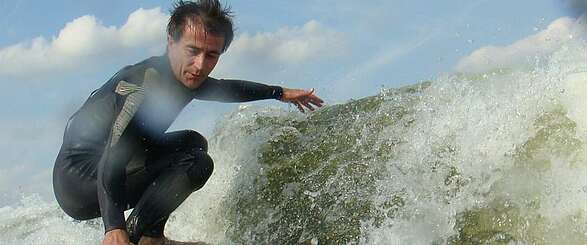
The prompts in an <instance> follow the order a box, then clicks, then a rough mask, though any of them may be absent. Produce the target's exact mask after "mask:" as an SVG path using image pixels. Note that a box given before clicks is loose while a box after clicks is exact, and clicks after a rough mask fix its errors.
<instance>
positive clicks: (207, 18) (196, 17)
mask: <svg viewBox="0 0 587 245" xmlns="http://www.w3.org/2000/svg"><path fill="white" fill-rule="evenodd" d="M232 17H233V15H232V11H231V10H230V7H222V5H221V4H220V2H219V1H218V0H197V1H195V2H192V1H182V0H180V1H177V2H176V3H175V4H174V6H173V11H171V17H170V18H169V23H168V24H167V35H169V36H171V37H172V38H173V40H174V41H179V40H180V39H181V36H182V35H183V30H184V27H185V25H186V24H188V23H190V21H191V23H193V24H195V23H198V22H201V23H202V24H203V26H204V28H205V30H206V32H208V33H210V34H212V35H215V36H216V35H217V36H223V37H224V47H223V48H222V52H224V51H226V49H228V46H230V43H231V42H232V39H233V37H234V30H233V27H232Z"/></svg>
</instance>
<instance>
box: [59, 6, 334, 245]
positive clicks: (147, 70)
mask: <svg viewBox="0 0 587 245" xmlns="http://www.w3.org/2000/svg"><path fill="white" fill-rule="evenodd" d="M167 34H168V37H167V52H166V54H165V55H163V56H160V57H152V58H149V59H146V60H144V61H142V62H140V63H138V64H135V65H132V66H127V67H125V68H123V69H122V70H120V71H119V72H118V73H116V74H115V75H114V76H113V77H112V78H111V79H110V80H109V81H108V82H106V83H105V84H104V85H103V86H102V87H100V88H99V89H97V90H96V91H94V92H93V93H92V94H91V95H90V97H89V98H88V99H87V101H86V102H85V103H84V105H83V106H82V107H81V108H80V109H79V110H78V111H77V112H76V113H75V114H74V115H73V116H72V117H71V118H70V119H69V121H68V123H67V126H66V129H65V133H64V137H63V145H62V146H61V149H60V151H59V154H58V156H57V160H56V163H55V167H54V171H53V186H54V190H55V196H56V199H57V201H58V203H59V205H60V206H61V208H62V209H63V210H64V211H65V212H66V213H67V214H68V215H70V216H71V217H73V218H75V219H79V220H84V219H91V218H96V217H100V216H101V217H102V219H103V221H104V226H105V235H104V239H103V241H102V244H129V243H130V242H132V243H135V244H136V243H137V242H138V244H173V243H174V241H171V240H168V239H166V238H165V237H164V236H163V228H164V227H165V223H166V221H167V219H168V218H169V215H170V214H171V213H172V212H173V211H174V210H175V209H176V208H177V207H178V206H179V205H180V204H181V203H182V202H183V201H184V200H185V199H186V198H187V197H188V196H189V195H190V194H191V193H192V192H194V191H196V190H198V189H200V188H201V187H202V186H204V184H205V183H206V181H207V180H208V178H209V177H210V175H211V174H212V170H213V166H214V165H213V161H212V159H211V158H210V156H209V155H208V154H207V141H206V139H205V138H204V137H203V136H202V135H200V134H199V133H197V132H195V131H191V130H184V131H177V132H167V133H166V130H167V129H168V127H169V126H170V125H171V123H172V122H173V120H175V118H176V117H177V115H178V114H179V112H180V111H181V110H182V108H184V107H185V106H186V105H187V104H188V103H189V102H190V101H191V100H192V99H194V98H195V99H202V100H216V101H223V102H244V101H252V100H261V99H279V100H281V101H284V102H289V103H293V104H295V105H296V106H297V107H298V109H299V110H300V111H302V112H303V111H304V108H307V109H310V110H314V107H320V106H322V103H323V101H322V100H321V99H320V98H318V97H317V96H315V95H314V94H313V91H306V90H300V89H287V88H281V87H278V86H269V85H265V84H260V83H254V82H248V81H240V80H217V79H214V78H211V77H208V75H209V74H210V72H212V70H213V69H214V67H215V66H216V63H217V62H218V58H219V57H220V55H221V54H222V53H223V52H224V51H226V49H227V48H228V46H229V45H230V43H231V41H232V39H233V27H232V21H231V15H230V10H229V9H228V8H223V7H222V6H221V5H220V3H219V2H218V0H200V1H198V2H183V1H180V2H178V3H177V4H176V6H175V9H174V10H173V12H172V15H171V18H170V20H169V23H168V27H167ZM130 208H134V209H133V211H132V212H131V214H130V216H129V217H128V219H127V220H125V218H124V213H123V212H124V211H125V210H128V209H130Z"/></svg>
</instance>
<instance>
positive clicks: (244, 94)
mask: <svg viewBox="0 0 587 245" xmlns="http://www.w3.org/2000/svg"><path fill="white" fill-rule="evenodd" d="M282 95H283V88H282V87H279V86H271V85H266V84H262V83H256V82H250V81H243V80H229V79H215V78H212V77H208V78H207V79H206V80H205V81H204V83H202V85H201V86H200V87H199V88H198V89H197V90H195V91H194V98H196V99H201V100H213V101H220V102H246V101H253V100H264V99H281V96H282Z"/></svg>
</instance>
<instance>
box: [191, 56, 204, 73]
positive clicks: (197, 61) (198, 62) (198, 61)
mask: <svg viewBox="0 0 587 245" xmlns="http://www.w3.org/2000/svg"><path fill="white" fill-rule="evenodd" d="M204 62H206V56H205V55H204V54H198V55H196V56H195V57H194V66H195V67H196V69H198V70H201V69H202V68H203V67H204Z"/></svg>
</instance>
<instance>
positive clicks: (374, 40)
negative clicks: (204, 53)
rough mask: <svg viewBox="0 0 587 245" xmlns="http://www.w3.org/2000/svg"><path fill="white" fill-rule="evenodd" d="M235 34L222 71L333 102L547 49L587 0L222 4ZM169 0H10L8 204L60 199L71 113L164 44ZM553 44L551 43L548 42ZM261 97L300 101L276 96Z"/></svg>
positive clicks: (3, 182) (1, 129) (6, 30)
mask: <svg viewBox="0 0 587 245" xmlns="http://www.w3.org/2000/svg"><path fill="white" fill-rule="evenodd" d="M223 3H227V4H229V5H230V6H231V7H232V10H233V12H234V14H235V18H234V22H235V26H236V33H235V34H236V35H235V40H234V42H233V43H232V45H231V47H230V48H229V49H228V51H227V52H226V53H225V54H223V55H222V57H221V58H220V62H219V64H218V65H217V67H216V69H215V71H214V72H213V74H212V76H214V77H217V78H238V79H244V80H251V81H256V82H263V83H267V84H276V85H281V86H285V87H290V88H307V89H309V88H315V89H316V92H317V94H318V95H319V96H320V97H322V98H323V99H325V101H326V102H327V104H336V103H344V102H346V101H349V100H351V99H358V98H361V97H365V96H370V95H375V94H377V93H378V92H379V91H380V90H381V88H396V87H401V86H404V85H408V84H414V83H417V82H420V81H424V80H431V79H434V78H435V77H438V76H440V75H444V74H452V73H455V72H483V71H485V70H487V69H490V68H494V67H500V66H507V65H508V64H510V63H512V62H514V61H521V60H524V59H525V58H526V57H527V56H529V55H534V54H547V53H548V51H549V50H551V49H553V48H552V45H553V43H555V44H556V43H557V41H556V40H558V39H560V38H572V33H574V29H573V28H575V27H573V26H574V23H576V22H577V20H576V19H577V18H578V17H579V16H580V15H581V14H582V13H583V12H584V10H586V9H587V1H584V0H516V1H510V0H444V1H428V0H426V1H424V0H370V1H351V0H336V1H335V0H320V1H318V0H298V1H286V0H275V1H261V0H234V1H223ZM171 7H172V3H171V2H170V1H157V0H147V1H138V0H125V1H113V0H104V1H96V0H93V1H73V0H54V1H33V0H0V26H2V28H0V84H2V86H3V89H1V90H0V105H1V106H0V119H1V120H0V135H1V137H2V139H3V140H2V141H0V206H2V205H7V204H11V203H14V202H15V201H16V200H18V198H19V195H21V194H22V193H30V192H38V193H41V195H42V196H45V197H47V198H51V195H52V194H51V170H52V165H53V161H54V159H55V156H56V155H57V152H58V150H59V147H60V144H61V137H62V134H63V129H64V127H65V122H66V120H67V118H68V117H69V116H71V114H72V113H73V112H75V110H76V109H77V108H79V106H81V104H82V103H83V102H84V100H85V99H86V98H87V96H88V95H89V94H90V93H91V91H93V90H94V89H96V88H98V87H99V86H100V85H101V84H102V83H104V82H105V81H106V80H108V78H109V77H110V76H112V75H113V74H114V73H115V72H116V71H117V70H118V69H120V68H122V67H123V66H125V65H128V64H134V63H137V62H139V61H141V60H143V59H145V58H148V57H150V56H154V55H161V54H162V53H163V52H164V49H165V37H166V34H165V25H166V24H167V20H168V16H169V10H170V9H171ZM553 39H554V40H555V41H552V40H553ZM251 104H253V105H255V106H280V107H283V108H287V109H290V110H294V108H293V107H291V106H288V105H285V104H282V103H280V102H276V101H261V102H253V103H251ZM238 106H239V104H221V103H215V102H204V101H194V102H192V103H191V104H190V105H188V107H187V108H186V109H185V110H184V111H183V112H182V114H181V115H180V116H179V118H178V119H177V120H176V122H175V123H174V124H173V125H172V129H181V128H191V129H194V130H197V131H200V132H202V133H203V134H204V135H205V136H207V137H210V136H211V135H212V132H213V128H214V125H215V124H216V122H217V121H218V120H221V119H222V117H223V115H226V113H229V112H231V111H233V110H235V109H236V108H237V107H238Z"/></svg>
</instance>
